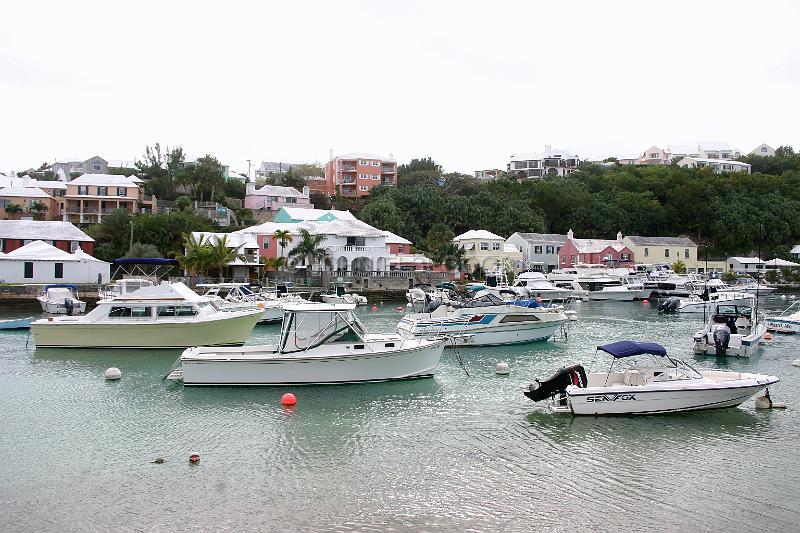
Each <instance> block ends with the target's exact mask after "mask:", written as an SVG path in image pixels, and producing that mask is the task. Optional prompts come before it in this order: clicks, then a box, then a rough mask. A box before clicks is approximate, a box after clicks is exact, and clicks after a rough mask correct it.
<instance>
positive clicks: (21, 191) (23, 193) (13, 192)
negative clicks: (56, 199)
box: [0, 187, 52, 198]
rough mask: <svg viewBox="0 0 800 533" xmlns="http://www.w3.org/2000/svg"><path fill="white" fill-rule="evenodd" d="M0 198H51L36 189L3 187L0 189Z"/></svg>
mask: <svg viewBox="0 0 800 533" xmlns="http://www.w3.org/2000/svg"><path fill="white" fill-rule="evenodd" d="M0 196H16V197H19V198H52V196H50V195H49V194H47V193H46V192H44V191H43V190H42V189H40V188H38V187H4V188H2V189H0Z"/></svg>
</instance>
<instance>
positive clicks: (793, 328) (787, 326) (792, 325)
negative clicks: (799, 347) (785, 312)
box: [766, 317, 800, 333]
mask: <svg viewBox="0 0 800 533" xmlns="http://www.w3.org/2000/svg"><path fill="white" fill-rule="evenodd" d="M766 324H767V330H768V331H775V332H777V333H800V320H793V319H791V318H780V317H775V318H767V321H766Z"/></svg>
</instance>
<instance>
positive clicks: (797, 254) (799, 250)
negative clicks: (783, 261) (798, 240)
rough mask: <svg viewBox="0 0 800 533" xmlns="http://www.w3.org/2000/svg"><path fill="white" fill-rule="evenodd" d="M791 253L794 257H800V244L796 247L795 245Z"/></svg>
mask: <svg viewBox="0 0 800 533" xmlns="http://www.w3.org/2000/svg"><path fill="white" fill-rule="evenodd" d="M789 253H790V254H792V257H794V258H795V259H800V244H796V245H795V246H794V247H793V248H792V249H791V250H790V251H789Z"/></svg>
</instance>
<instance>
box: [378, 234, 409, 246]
mask: <svg viewBox="0 0 800 533" xmlns="http://www.w3.org/2000/svg"><path fill="white" fill-rule="evenodd" d="M383 233H385V234H386V244H412V242H411V241H409V240H408V239H404V238H403V237H401V236H400V235H397V234H395V233H392V232H391V231H384V232H383Z"/></svg>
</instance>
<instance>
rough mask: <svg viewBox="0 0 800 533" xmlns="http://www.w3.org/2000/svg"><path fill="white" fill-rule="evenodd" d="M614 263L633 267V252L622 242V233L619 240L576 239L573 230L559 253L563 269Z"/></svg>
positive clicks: (569, 232)
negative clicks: (583, 264) (579, 265)
mask: <svg viewBox="0 0 800 533" xmlns="http://www.w3.org/2000/svg"><path fill="white" fill-rule="evenodd" d="M608 261H614V262H616V263H618V264H620V265H622V266H628V265H633V252H632V251H631V249H630V248H628V247H627V246H625V244H624V243H623V242H622V233H617V240H614V241H612V240H605V239H576V238H575V237H574V236H573V234H572V230H569V231H568V232H567V240H566V242H564V246H562V247H561V250H559V252H558V264H559V267H561V268H566V267H570V266H572V265H576V264H578V263H585V264H590V265H600V264H603V263H605V262H608Z"/></svg>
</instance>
